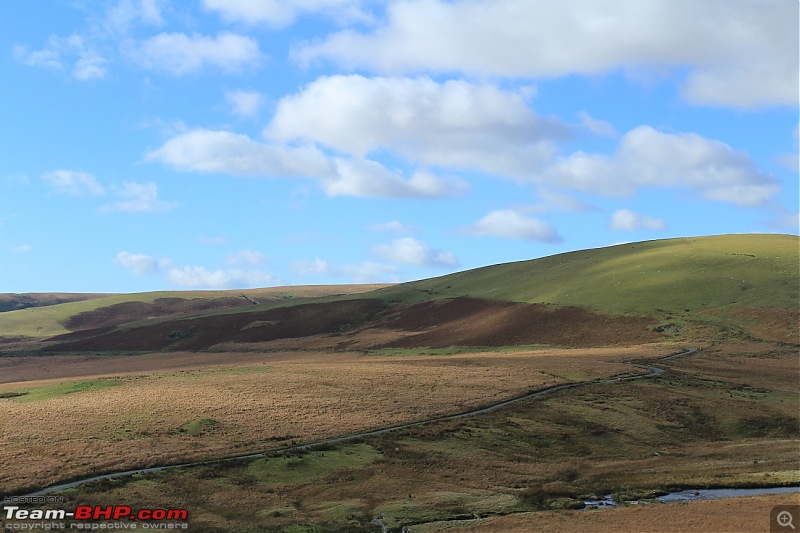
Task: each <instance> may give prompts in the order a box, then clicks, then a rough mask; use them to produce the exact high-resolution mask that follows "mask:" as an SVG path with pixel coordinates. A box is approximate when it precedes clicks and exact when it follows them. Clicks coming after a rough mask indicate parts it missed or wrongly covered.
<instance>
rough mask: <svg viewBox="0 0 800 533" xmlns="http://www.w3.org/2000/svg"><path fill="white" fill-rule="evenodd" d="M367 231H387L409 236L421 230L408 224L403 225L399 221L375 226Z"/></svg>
mask: <svg viewBox="0 0 800 533" xmlns="http://www.w3.org/2000/svg"><path fill="white" fill-rule="evenodd" d="M367 229H368V230H370V231H385V232H388V233H400V234H403V233H405V234H408V233H415V232H417V231H418V229H419V228H416V227H414V226H410V225H408V224H403V223H402V222H400V221H398V220H392V221H391V222H384V223H382V224H373V225H372V226H369V227H368V228H367Z"/></svg>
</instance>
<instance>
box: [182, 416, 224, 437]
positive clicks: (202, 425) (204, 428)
mask: <svg viewBox="0 0 800 533" xmlns="http://www.w3.org/2000/svg"><path fill="white" fill-rule="evenodd" d="M221 425H222V422H218V421H216V420H214V419H213V418H200V419H198V420H192V421H191V422H187V423H185V424H184V425H182V426H181V429H180V432H181V433H188V434H189V435H200V434H201V433H206V432H208V431H210V430H213V429H215V428H218V427H220V426H221Z"/></svg>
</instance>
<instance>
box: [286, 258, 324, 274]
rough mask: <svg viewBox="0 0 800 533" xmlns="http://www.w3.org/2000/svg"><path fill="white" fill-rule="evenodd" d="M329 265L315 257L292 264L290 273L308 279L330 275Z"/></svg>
mask: <svg viewBox="0 0 800 533" xmlns="http://www.w3.org/2000/svg"><path fill="white" fill-rule="evenodd" d="M330 271H331V265H330V264H329V263H328V262H327V261H325V260H324V259H320V258H319V257H315V258H314V259H311V260H305V259H298V260H296V261H293V262H292V272H293V273H294V274H295V275H296V276H300V277H303V278H305V277H309V276H322V275H325V274H328V273H330Z"/></svg>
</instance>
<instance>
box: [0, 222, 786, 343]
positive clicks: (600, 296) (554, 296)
mask: <svg viewBox="0 0 800 533" xmlns="http://www.w3.org/2000/svg"><path fill="white" fill-rule="evenodd" d="M375 287H378V286H359V285H343V286H308V287H271V288H265V289H249V290H246V291H171V292H151V293H139V294H117V295H110V296H107V297H103V298H98V299H91V300H86V301H79V302H70V303H63V304H59V305H51V306H44V307H32V308H28V309H22V310H17V311H9V312H4V313H0V337H19V336H26V337H46V336H52V335H58V334H61V333H65V332H67V329H66V328H65V327H64V324H65V322H66V321H67V320H68V319H70V318H71V317H74V316H75V315H77V314H79V313H84V312H87V311H93V310H96V309H100V308H104V307H108V306H111V305H114V304H119V303H125V302H146V303H149V302H153V301H154V300H156V299H158V298H182V299H192V298H203V299H214V298H221V297H228V298H232V297H233V298H239V297H240V296H242V295H246V298H243V299H242V306H241V307H234V308H230V309H226V310H219V311H209V312H208V313H206V314H211V315H215V314H230V313H241V312H245V313H246V312H253V311H260V310H263V309H265V308H269V307H272V306H275V305H278V304H279V305H293V304H294V303H295V302H296V303H301V302H312V301H331V300H337V299H341V298H348V299H350V298H359V297H362V296H368V297H370V298H380V299H382V300H384V301H387V302H402V303H413V302H419V301H424V300H431V299H441V298H451V297H457V296H471V297H473V298H482V299H488V300H501V301H513V302H526V303H547V304H556V305H572V306H580V307H588V308H592V309H595V310H598V311H604V312H611V313H631V314H650V313H653V312H667V313H673V312H681V313H685V312H687V311H689V312H696V311H702V310H707V309H726V308H738V307H745V308H759V307H772V308H790V309H797V308H798V305H799V303H798V295H799V293H800V238H798V237H796V236H792V235H775V234H764V235H755V234H748V235H720V236H712V237H688V238H680V239H666V240H655V241H647V242H638V243H628V244H620V245H617V246H610V247H606V248H598V249H592V250H581V251H577V252H569V253H563V254H558V255H553V256H550V257H544V258H541V259H532V260H528V261H520V262H515V263H506V264H500V265H493V266H488V267H484V268H478V269H474V270H468V271H464V272H458V273H455V274H450V275H447V276H441V277H437V278H431V279H426V280H421V281H416V282H411V283H403V284H398V285H393V286H389V287H385V286H384V288H379V289H377V290H373V291H372V292H368V291H370V289H374V288H375ZM245 300H246V301H245ZM256 300H257V301H258V304H260V305H251V304H252V303H255V302H256Z"/></svg>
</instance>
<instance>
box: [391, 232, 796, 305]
mask: <svg viewBox="0 0 800 533" xmlns="http://www.w3.org/2000/svg"><path fill="white" fill-rule="evenodd" d="M375 295H376V296H377V295H380V297H382V298H386V299H389V300H396V301H403V302H414V301H423V300H429V299H434V298H452V297H456V296H470V297H473V298H484V299H489V300H503V301H511V302H526V303H547V304H556V305H573V306H580V307H588V308H592V309H596V310H600V311H607V312H614V313H637V314H638V313H652V312H656V311H659V310H660V311H668V312H677V311H683V310H693V311H695V310H703V309H712V308H724V307H730V306H736V307H747V308H760V307H766V308H797V307H798V296H799V295H800V238H798V237H796V236H792V235H775V234H763V235H762V234H758V235H755V234H748V235H719V236H712V237H689V238H680V239H665V240H655V241H646V242H636V243H628V244H619V245H616V246H609V247H607V248H597V249H592V250H581V251H577V252H569V253H563V254H558V255H553V256H549V257H544V258H541V259H533V260H529V261H520V262H515V263H506V264H501V265H494V266H488V267H484V268H478V269H474V270H468V271H465V272H458V273H456V274H450V275H447V276H441V277H438V278H431V279H426V280H422V281H416V282H412V283H405V284H400V285H395V286H392V287H389V288H386V289H382V290H379V291H377V292H376V293H375Z"/></svg>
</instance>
